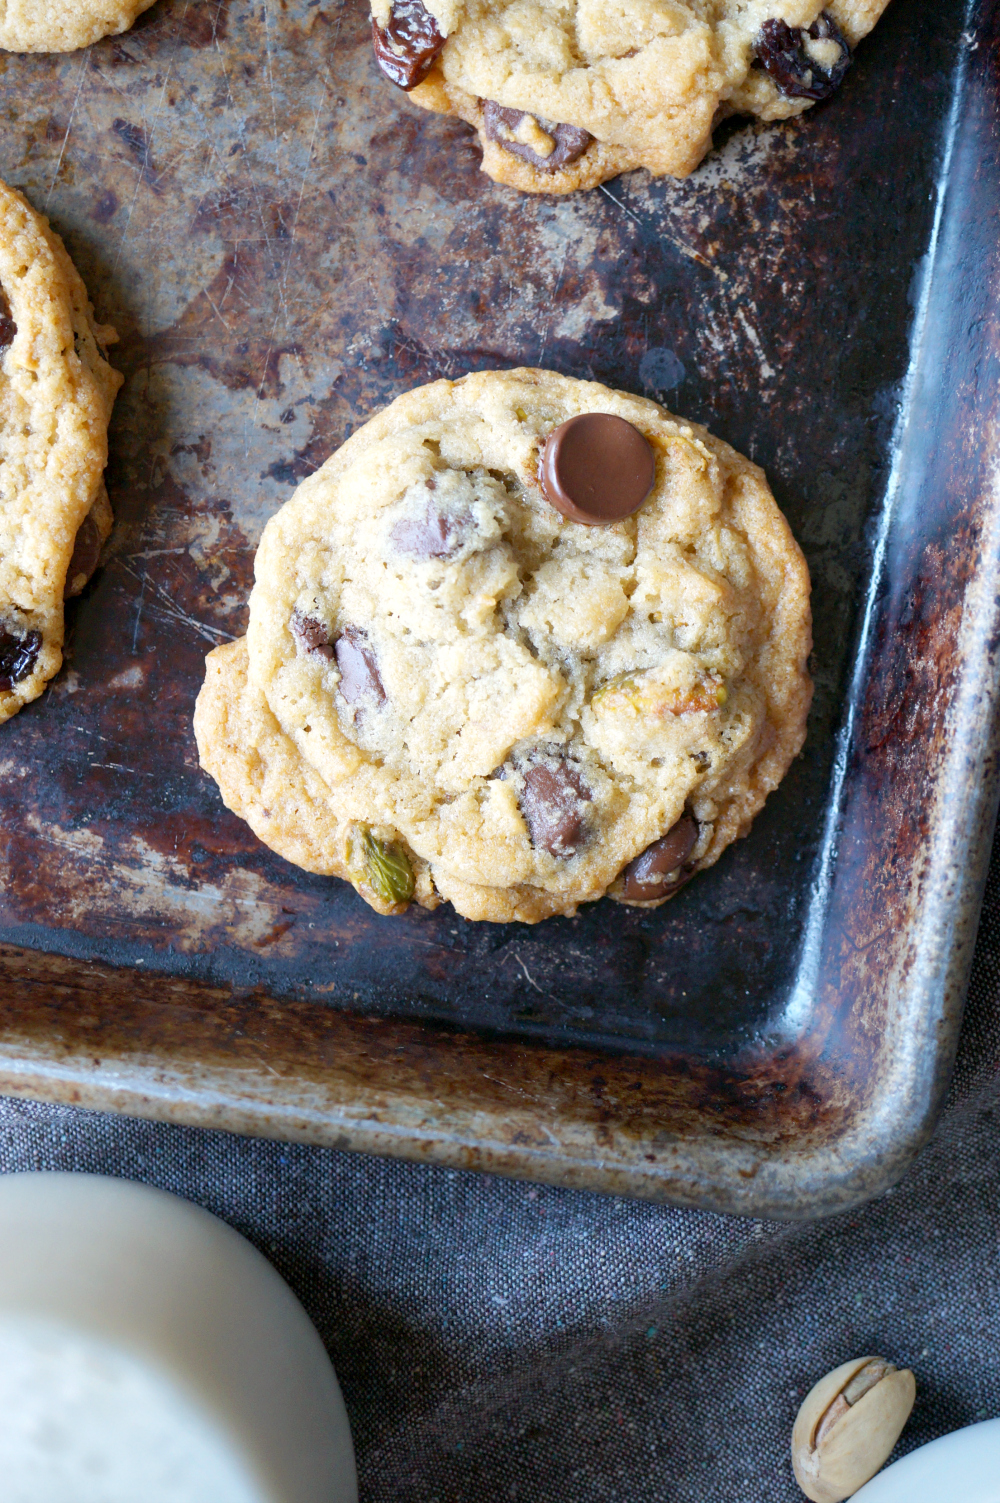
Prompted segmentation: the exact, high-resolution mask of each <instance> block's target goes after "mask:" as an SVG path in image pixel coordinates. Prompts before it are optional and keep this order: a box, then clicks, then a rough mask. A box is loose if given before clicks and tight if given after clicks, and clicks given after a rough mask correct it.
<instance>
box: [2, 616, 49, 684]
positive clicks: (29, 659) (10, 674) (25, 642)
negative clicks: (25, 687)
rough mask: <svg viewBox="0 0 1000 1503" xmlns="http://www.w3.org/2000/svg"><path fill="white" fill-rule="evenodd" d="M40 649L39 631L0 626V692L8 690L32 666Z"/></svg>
mask: <svg viewBox="0 0 1000 1503" xmlns="http://www.w3.org/2000/svg"><path fill="white" fill-rule="evenodd" d="M41 650H42V634H41V632H40V631H29V632H24V633H23V635H20V636H19V635H17V634H16V633H15V632H11V631H5V630H4V629H3V628H0V692H8V691H9V690H11V689H13V687H14V685H15V684H19V683H20V682H21V680H22V679H25V678H27V677H28V674H29V673H30V672H31V670H32V669H33V668H34V666H35V663H36V661H37V659H38V654H39V653H40V652H41Z"/></svg>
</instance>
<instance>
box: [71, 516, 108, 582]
mask: <svg viewBox="0 0 1000 1503" xmlns="http://www.w3.org/2000/svg"><path fill="white" fill-rule="evenodd" d="M100 556H101V532H100V528H99V527H98V525H97V523H96V522H95V521H94V519H93V517H92V516H91V515H90V513H89V512H88V513H87V515H86V516H85V517H84V519H83V521H82V522H81V523H80V526H79V527H78V528H77V533H76V541H75V542H74V544H73V556H72V558H71V559H70V561H69V568H68V569H67V570H66V586H65V589H64V590H63V596H64V598H65V599H66V600H69V599H70V597H71V596H73V595H79V593H80V591H81V590H82V589H83V588H84V587H85V586H86V585H87V584H88V583H89V581H90V578H91V576H92V575H93V572H94V570H95V569H96V568H97V560H98V559H99V558H100Z"/></svg>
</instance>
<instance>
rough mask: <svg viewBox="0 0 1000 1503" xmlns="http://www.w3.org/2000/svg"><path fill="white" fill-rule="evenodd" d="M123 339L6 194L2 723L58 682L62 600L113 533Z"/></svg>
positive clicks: (1, 355) (45, 234) (0, 246)
mask: <svg viewBox="0 0 1000 1503" xmlns="http://www.w3.org/2000/svg"><path fill="white" fill-rule="evenodd" d="M115 338H116V335H115V332H114V330H113V329H110V328H106V327H102V326H100V325H99V324H96V323H95V322H94V318H93V309H92V307H91V305H90V302H89V301H88V298H87V292H86V288H85V287H84V285H83V283H82V281H81V280H80V277H79V275H78V274H77V271H76V269H75V267H74V266H73V263H72V262H71V261H70V259H69V256H68V255H67V254H66V249H65V247H64V245H63V243H62V241H61V240H60V239H59V236H58V235H56V234H55V233H54V232H53V230H52V229H51V228H50V227H49V224H48V221H47V220H45V219H44V218H43V217H42V216H41V215H40V214H36V213H35V211H34V209H32V208H31V206H30V204H28V203H27V201H26V200H25V199H24V198H23V197H22V196H21V194H20V193H18V192H16V191H15V190H14V189H12V188H8V187H7V186H6V185H5V184H2V183H0V461H2V462H0V721H4V720H7V719H9V717H10V716H11V715H14V714H16V712H17V711H18V710H19V709H20V708H21V706H22V705H24V704H27V703H28V701H29V700H32V699H35V698H37V696H38V695H39V694H41V692H42V690H43V689H44V688H45V685H46V684H47V683H48V681H49V679H51V678H52V677H53V675H54V674H55V673H56V672H58V669H59V666H60V664H61V662H62V642H63V599H64V596H65V595H71V594H75V593H78V592H79V590H80V589H82V588H83V585H84V584H85V583H86V580H87V579H88V578H89V577H90V574H91V573H93V569H94V567H95V566H96V564H97V557H98V554H99V552H100V547H101V544H102V543H103V541H104V539H105V538H106V537H107V535H108V533H109V532H110V530H111V520H112V519H111V508H110V505H109V503H108V499H107V493H106V491H105V490H104V478H103V477H104V466H105V464H106V463H107V457H108V421H109V419H110V417H111V408H112V405H113V403H114V399H115V394H116V393H117V391H118V388H119V386H120V385H121V381H122V378H121V376H120V375H119V374H118V372H117V371H115V370H112V368H111V366H110V365H109V364H108V362H107V359H106V358H105V350H104V346H105V345H107V344H108V343H109V342H110V341H112V340H114V339H115ZM74 554H75V557H74Z"/></svg>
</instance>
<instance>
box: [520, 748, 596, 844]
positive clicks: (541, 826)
mask: <svg viewBox="0 0 1000 1503" xmlns="http://www.w3.org/2000/svg"><path fill="white" fill-rule="evenodd" d="M589 803H590V789H589V788H588V787H587V785H586V783H585V782H584V781H583V777H582V776H581V774H580V773H579V772H578V771H577V769H576V768H575V767H570V766H569V765H568V764H567V763H565V762H563V763H560V764H558V765H557V766H555V767H551V766H549V765H548V764H547V763H545V762H539V763H537V764H536V765H535V766H534V767H529V768H528V771H527V772H526V773H525V775H524V789H523V791H522V793H521V797H520V805H521V813H522V814H523V815H524V822H525V824H526V825H527V826H528V834H529V835H530V836H531V843H532V845H533V846H536V847H539V846H540V847H541V848H542V850H546V851H548V852H549V854H550V855H552V856H572V855H573V854H574V853H575V851H576V847H577V845H578V844H579V841H580V836H581V835H582V833H583V828H584V820H583V805H584V804H589Z"/></svg>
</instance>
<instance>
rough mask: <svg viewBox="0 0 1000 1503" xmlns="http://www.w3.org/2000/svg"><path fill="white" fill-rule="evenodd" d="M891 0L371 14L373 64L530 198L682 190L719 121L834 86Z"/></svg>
mask: <svg viewBox="0 0 1000 1503" xmlns="http://www.w3.org/2000/svg"><path fill="white" fill-rule="evenodd" d="M887 4H888V0H829V3H828V4H827V5H826V6H825V7H824V5H823V0H782V3H781V4H778V3H776V0H710V3H707V4H706V3H704V0H613V3H608V0H372V35H373V40H374V45H375V55H376V59H377V61H378V63H379V66H380V68H381V69H382V71H383V73H384V74H385V75H386V76H387V77H388V78H389V79H390V80H391V81H392V82H393V83H395V84H397V85H398V86H399V87H401V88H404V89H406V90H408V91H409V92H410V93H411V96H412V98H413V99H414V101H415V102H416V103H417V104H420V105H422V106H423V107H424V108H425V109H429V110H435V111H438V112H440V113H443V114H449V115H457V116H459V117H460V118H461V119H463V120H466V121H468V123H469V124H470V125H472V126H474V127H475V129H476V130H477V131H478V133H479V138H480V142H481V143H482V147H483V171H484V172H486V173H487V174H488V176H490V177H491V178H493V179H494V180H495V181H496V182H499V183H507V184H509V185H510V186H511V187H514V188H520V189H522V190H523V191H524V192H528V193H571V192H573V191H574V190H576V189H577V188H592V187H595V186H596V185H597V184H598V183H602V182H604V181H605V180H606V179H608V178H611V177H615V176H617V174H618V173H620V172H625V171H627V170H629V169H630V168H634V167H646V168H648V169H649V171H650V172H651V173H652V174H653V175H654V176H660V175H662V174H664V173H670V174H672V175H673V176H675V177H686V176H687V174H688V173H689V172H691V171H693V170H694V168H695V167H697V165H698V163H699V162H700V161H701V159H702V157H703V156H704V155H705V153H706V152H707V151H708V150H709V148H710V147H711V144H712V131H713V129H714V128H715V126H716V125H717V124H718V123H719V122H720V121H721V120H723V119H725V118H726V116H728V115H733V114H745V115H756V116H757V117H758V118H760V119H762V120H781V119H785V118H787V117H788V116H790V115H798V114H801V113H802V111H803V110H805V109H808V108H809V106H810V105H811V104H812V103H814V102H815V101H816V100H818V99H825V98H827V97H828V96H829V95H830V94H832V93H833V92H834V91H835V89H836V88H837V87H838V86H839V84H840V81H841V79H842V78H843V75H844V73H845V72H846V70H847V67H848V65H849V63H850V55H851V49H853V48H854V47H855V46H856V45H857V43H858V42H859V41H860V40H861V38H862V37H864V36H866V35H867V33H868V32H869V31H871V29H872V27H873V26H874V25H875V23H876V21H877V20H878V18H879V16H880V15H881V14H882V11H883V10H884V9H885V7H886V5H887Z"/></svg>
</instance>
